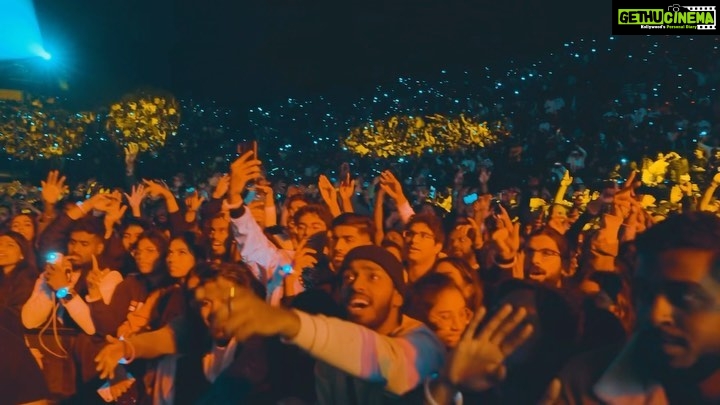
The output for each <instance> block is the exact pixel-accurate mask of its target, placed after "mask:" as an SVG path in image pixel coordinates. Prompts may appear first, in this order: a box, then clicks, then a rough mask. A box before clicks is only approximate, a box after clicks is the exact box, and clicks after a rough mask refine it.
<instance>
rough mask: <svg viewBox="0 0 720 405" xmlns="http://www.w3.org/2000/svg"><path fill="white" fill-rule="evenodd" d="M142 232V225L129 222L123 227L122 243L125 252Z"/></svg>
mask: <svg viewBox="0 0 720 405" xmlns="http://www.w3.org/2000/svg"><path fill="white" fill-rule="evenodd" d="M143 232H145V230H144V229H143V227H142V226H140V225H137V224H130V225H128V226H127V227H126V228H125V230H124V231H123V234H122V244H123V248H125V251H126V252H129V251H130V249H132V246H133V245H135V243H137V241H138V238H140V235H141V234H142V233H143Z"/></svg>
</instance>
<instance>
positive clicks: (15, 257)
mask: <svg viewBox="0 0 720 405" xmlns="http://www.w3.org/2000/svg"><path fill="white" fill-rule="evenodd" d="M23 259H24V257H23V254H22V249H21V248H20V245H19V244H18V243H17V241H16V240H15V239H13V238H11V237H10V236H8V235H2V236H0V271H3V270H5V269H10V268H12V267H14V266H15V265H17V264H18V263H20V262H21V261H22V260H23Z"/></svg>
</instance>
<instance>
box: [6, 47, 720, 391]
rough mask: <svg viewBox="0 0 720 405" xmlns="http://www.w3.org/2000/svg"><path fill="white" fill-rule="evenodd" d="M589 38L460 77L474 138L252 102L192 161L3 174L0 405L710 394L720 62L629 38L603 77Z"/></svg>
mask: <svg viewBox="0 0 720 405" xmlns="http://www.w3.org/2000/svg"><path fill="white" fill-rule="evenodd" d="M677 40H678V41H679V39H677ZM566 45H567V44H566ZM575 45H577V46H580V44H575ZM575 45H573V46H575ZM582 46H584V47H586V48H588V49H587V50H586V52H585V53H582V52H581V51H579V50H577V49H571V52H570V56H569V57H568V56H567V55H560V54H558V55H556V56H555V59H556V60H555V62H554V63H553V64H551V65H549V66H553V68H552V69H553V70H554V71H555V75H552V72H550V74H549V73H548V72H547V71H545V70H544V69H549V68H547V67H546V66H548V65H542V66H536V67H534V68H528V69H524V70H523V69H515V70H514V73H512V74H508V75H507V76H505V79H503V82H502V83H500V82H495V84H494V87H493V86H490V87H489V88H487V89H485V90H486V92H485V95H484V96H483V97H478V95H477V94H471V92H468V94H467V99H463V102H462V103H460V104H462V105H461V106H460V107H457V108H459V109H460V110H462V111H466V112H468V114H469V115H470V114H472V115H473V116H477V117H483V118H484V117H490V118H499V119H502V121H503V122H504V125H505V126H506V127H507V129H508V130H509V131H510V132H511V133H512V136H511V137H510V138H509V139H507V140H504V141H502V142H500V143H499V144H498V145H495V146H494V147H491V148H485V149H476V150H456V151H453V152H449V153H445V154H433V153H426V154H424V155H423V156H421V157H418V158H411V157H400V158H394V159H355V158H352V157H350V155H349V154H348V153H345V152H337V153H334V154H327V153H325V152H323V150H320V149H319V148H322V147H323V141H322V140H321V142H319V143H318V142H315V143H314V146H309V145H308V146H307V148H300V147H297V146H298V145H296V147H294V148H287V147H285V145H288V144H290V143H291V142H294V141H293V140H292V139H287V138H284V137H283V136H273V137H272V140H271V141H270V140H268V139H269V138H270V137H269V135H268V134H270V133H276V132H277V131H276V130H275V129H274V127H276V126H280V123H279V122H275V121H274V120H276V119H279V118H278V117H279V116H280V114H274V113H273V114H270V113H268V111H269V110H268V109H265V110H259V111H260V112H261V114H257V115H252V116H251V120H253V125H255V126H256V130H257V131H258V132H259V134H257V135H258V136H257V138H258V139H264V140H268V141H267V142H265V143H263V142H261V143H260V145H259V147H260V152H259V153H258V152H256V150H257V147H255V148H247V149H244V150H242V153H239V154H238V155H236V156H232V157H230V156H231V155H232V153H233V152H234V146H235V145H231V146H232V147H227V145H225V147H224V148H223V149H222V153H223V154H224V157H223V158H218V159H212V162H211V163H210V162H208V163H207V165H211V166H212V172H213V173H214V174H213V173H211V176H212V177H210V178H209V179H208V178H199V177H197V176H194V175H187V176H185V175H183V174H178V175H177V176H175V177H174V178H171V179H170V178H168V179H167V180H168V181H167V182H165V181H163V180H160V179H159V177H163V176H156V175H155V174H154V173H152V172H151V171H149V169H151V168H152V167H153V166H152V165H144V163H143V162H141V161H139V160H140V159H141V158H139V157H138V150H137V148H136V147H134V146H133V145H130V146H129V147H128V148H127V149H126V150H125V155H124V158H125V159H124V160H125V167H124V169H125V174H126V178H125V179H124V181H117V182H115V183H125V184H124V185H123V186H121V187H107V188H105V187H103V186H102V185H100V184H99V183H98V182H97V181H96V180H89V181H87V182H85V183H82V181H85V180H86V178H80V179H67V178H66V177H65V176H64V175H63V173H60V172H58V171H55V170H53V171H50V172H49V173H47V175H46V176H45V178H44V180H43V181H42V182H41V184H39V187H30V186H28V185H23V184H20V183H11V184H10V185H2V188H0V194H4V195H5V197H4V198H7V200H6V201H3V204H1V205H0V267H1V268H2V270H3V271H2V272H0V347H3V354H4V355H5V359H6V363H5V364H6V365H10V366H6V367H2V368H0V370H2V371H0V403H1V404H4V403H8V404H25V403H37V404H44V403H61V404H66V403H67V404H93V403H112V402H117V403H119V404H132V403H143V404H171V403H177V404H183V403H200V404H234V403H247V404H264V403H268V404H269V403H273V404H303V403H307V404H311V403H320V404H380V403H382V404H385V403H411V404H418V403H425V404H429V405H434V404H460V403H468V404H476V403H478V404H480V403H482V404H485V403H503V404H575V403H578V404H581V403H582V404H634V403H652V404H666V403H672V404H713V403H720V391H719V390H718V387H720V361H719V360H718V359H719V358H720V316H719V315H718V308H720V275H719V272H718V269H717V267H716V266H717V259H716V258H717V255H718V253H720V248H719V247H718V238H720V218H719V217H718V206H719V205H720V204H718V201H720V200H717V199H716V198H715V192H716V189H717V187H718V186H720V172H719V171H718V167H720V152H719V149H718V147H719V146H720V143H718V141H717V132H718V129H717V126H713V122H717V120H716V119H717V112H718V109H717V104H716V103H717V102H716V101H715V100H716V96H715V93H714V92H715V87H716V85H717V84H718V83H720V77H719V76H718V75H717V74H716V73H715V72H716V70H717V59H712V58H709V59H708V58H700V59H701V60H699V61H698V60H693V61H690V60H687V59H684V58H675V59H673V58H672V57H671V55H669V54H668V53H667V52H665V53H663V52H662V49H657V43H656V45H655V46H653V45H652V43H651V42H649V41H647V43H646V44H644V45H642V46H640V47H639V49H641V51H642V52H640V51H637V49H636V48H633V49H635V51H634V52H635V56H636V58H637V57H638V53H637V52H640V55H639V57H646V58H649V59H653V58H660V59H662V60H664V62H663V63H664V64H662V66H663V68H662V69H660V68H658V69H657V70H656V72H655V73H654V74H653V75H650V76H645V75H638V77H634V76H633V77H630V76H628V77H629V78H628V79H627V80H635V81H632V82H628V86H625V87H624V91H623V92H622V94H620V95H618V94H610V93H609V90H608V89H607V88H604V87H603V84H602V82H600V80H601V79H602V78H604V79H603V80H605V79H607V77H606V76H607V75H605V76H602V77H601V76H597V77H596V76H595V75H596V74H597V73H598V69H599V67H598V66H600V64H599V62H601V61H598V59H599V58H600V56H598V54H599V52H597V53H596V52H595V48H600V45H599V44H597V43H595V41H593V42H590V41H588V42H586V43H584V44H583V45H582ZM591 49H592V50H591ZM714 49H715V51H714V52H709V53H708V55H711V56H712V55H715V54H716V53H717V46H715V48H714ZM563 58H569V60H570V61H572V62H571V63H566V64H563V63H560V62H561V61H562V60H565V59H563ZM689 64H693V65H695V64H697V65H696V66H697V67H696V68H694V69H690V71H691V72H690V73H687V72H686V68H687V65H689ZM602 66H605V65H602ZM654 66H660V65H654ZM614 69H621V70H622V69H626V67H625V66H615V67H614ZM640 71H642V69H641V70H640ZM560 72H563V74H560ZM678 72H680V73H678ZM400 83H404V82H403V80H400ZM416 83H419V82H416ZM675 83H677V86H674V85H672V86H671V85H670V84H675ZM405 84H407V83H404V84H403V86H405ZM659 84H664V87H663V86H660V85H659ZM411 87H412V86H409V87H408V89H410V91H411V92H412V93H417V89H415V88H411ZM423 88H424V87H423ZM533 89H534V90H533ZM379 91H387V90H386V89H379ZM423 91H424V90H423ZM420 93H421V94H425V93H422V92H420ZM518 93H520V94H523V95H525V94H526V93H530V94H535V95H537V97H536V96H533V97H529V96H525V97H515V96H517V95H518ZM490 94H494V95H495V96H497V97H496V98H497V102H496V103H485V104H483V103H479V102H477V101H473V100H488V97H489V95H490ZM423 97H425V96H423ZM428 97H429V96H428ZM432 97H435V96H432ZM432 97H431V99H432ZM390 99H392V97H390ZM439 99H443V100H445V101H444V102H447V103H449V104H451V105H455V104H458V100H459V99H460V97H458V96H457V95H448V94H442V95H437V97H435V100H436V101H437V100H439ZM501 99H502V100H504V101H500V100H501ZM603 100H610V101H609V102H608V103H605V102H604V101H603ZM438 102H439V101H438ZM288 103H289V105H291V106H295V105H296V104H297V105H299V104H298V103H299V102H297V101H289V102H288ZM441 103H442V102H441ZM471 103H474V104H472V105H471ZM416 104H417V105H418V106H419V107H418V111H422V110H424V109H430V108H434V109H436V110H437V109H444V107H442V106H440V107H438V105H435V106H434V107H433V106H430V105H429V104H428V103H427V99H423V100H420V101H419V102H417V100H416ZM293 108H294V107H293ZM319 108H320V109H323V108H325V107H324V105H322V106H320V107H319ZM398 108H399V107H398ZM289 109H291V108H289V107H288V110H289ZM352 109H353V110H354V111H355V113H357V111H359V110H360V108H359V107H358V106H354V107H353V108H352ZM288 110H285V111H286V112H285V113H284V114H285V115H286V116H285V118H283V119H284V120H287V119H289V118H291V116H292V117H293V121H295V120H294V116H293V114H294V113H293V112H288ZM295 110H297V109H295ZM473 111H475V112H477V114H474V113H473ZM376 112H377V111H376ZM449 112H450V113H452V111H449ZM455 112H457V111H455ZM385 113H387V114H385V115H388V116H389V115H391V114H390V113H398V111H390V112H385ZM301 115H303V116H307V115H308V112H307V111H301ZM311 115H312V116H313V117H324V118H322V120H323V122H324V121H325V120H327V119H330V120H332V119H334V118H332V117H330V118H328V117H329V116H328V115H323V114H311ZM303 125H304V124H303ZM308 125H310V124H308ZM313 125H314V124H313ZM322 125H325V124H322ZM333 125H334V124H333ZM317 126H321V124H317V125H315V127H317ZM208 131H210V130H208ZM316 132H317V131H316ZM205 134H206V135H207V133H205ZM263 134H264V135H263ZM266 135H268V136H266ZM306 135H307V134H306ZM220 136H225V134H221V133H218V137H220ZM213 139H214V138H213ZM196 141H198V142H195V143H191V144H192V145H196V146H197V147H198V148H200V147H203V148H210V147H214V146H215V145H201V144H202V143H203V142H201V141H202V140H196ZM324 141H325V142H328V141H329V140H328V138H324ZM325 146H327V145H325ZM335 146H337V145H335ZM231 149H232V150H233V152H228V150H231ZM333 150H340V149H339V148H335V149H333ZM658 152H660V153H658ZM261 158H263V161H261V160H260V159H261ZM168 162H169V163H168V165H169V166H172V168H173V170H174V169H175V168H177V166H178V165H177V164H175V163H177V162H175V161H170V160H169V161H168ZM145 163H147V162H145ZM203 163H204V162H203ZM331 165H335V166H336V167H333V168H332V169H329V167H330V166H331ZM104 169H107V170H108V171H111V170H112V171H115V172H121V171H122V170H116V169H117V168H109V167H105V168H104ZM86 175H87V173H86ZM92 175H96V176H99V177H101V176H102V173H92ZM86 177H87V176H86ZM141 178H142V179H141ZM71 180H74V182H73V183H72V184H73V185H72V187H68V185H69V184H70V183H71ZM10 188H12V195H10V193H9V189H10ZM7 196H10V197H12V198H8V197H7Z"/></svg>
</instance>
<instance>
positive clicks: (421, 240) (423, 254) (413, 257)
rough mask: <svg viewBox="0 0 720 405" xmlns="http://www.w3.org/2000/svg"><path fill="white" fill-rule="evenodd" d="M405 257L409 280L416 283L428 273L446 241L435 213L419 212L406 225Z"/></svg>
mask: <svg viewBox="0 0 720 405" xmlns="http://www.w3.org/2000/svg"><path fill="white" fill-rule="evenodd" d="M403 238H404V239H405V251H404V259H405V263H406V266H407V273H408V282H410V283H414V282H415V281H416V280H417V279H419V278H420V277H422V276H423V275H425V274H427V272H428V271H430V269H431V268H432V267H433V265H434V264H435V261H436V260H437V258H438V254H440V252H441V251H442V248H443V243H444V241H445V233H444V232H443V228H442V223H441V222H440V219H438V218H437V217H436V216H434V215H429V214H418V215H415V216H413V217H412V218H411V219H410V221H409V222H408V224H407V225H406V226H405V231H404V232H403Z"/></svg>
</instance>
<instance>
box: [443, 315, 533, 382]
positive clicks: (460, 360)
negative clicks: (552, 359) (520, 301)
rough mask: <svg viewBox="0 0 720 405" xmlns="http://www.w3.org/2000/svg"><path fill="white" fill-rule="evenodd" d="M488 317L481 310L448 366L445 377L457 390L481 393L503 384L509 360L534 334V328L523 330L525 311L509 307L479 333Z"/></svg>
mask: <svg viewBox="0 0 720 405" xmlns="http://www.w3.org/2000/svg"><path fill="white" fill-rule="evenodd" d="M485 314H486V310H485V308H481V309H480V310H478V312H477V314H476V315H475V317H474V318H473V320H472V321H471V322H470V324H469V325H468V328H467V330H465V333H464V334H463V337H462V338H461V339H460V342H459V343H458V345H457V347H456V348H455V350H453V351H452V353H451V354H450V357H449V359H448V362H447V364H446V365H445V369H444V370H443V375H444V377H445V379H446V380H447V381H448V382H449V383H450V384H451V385H453V386H455V387H460V388H463V389H467V390H471V391H475V392H480V391H485V390H487V389H488V388H491V387H492V386H494V385H495V384H497V383H498V382H500V381H502V380H503V379H504V378H505V375H506V373H507V370H506V368H505V365H504V363H505V360H506V359H507V358H508V356H510V355H511V354H512V353H513V352H514V351H515V350H516V349H517V348H518V347H519V346H520V345H522V344H523V343H524V342H525V341H526V340H527V339H528V338H529V337H530V335H531V334H532V331H533V330H532V326H531V325H525V326H523V327H521V328H519V326H520V324H521V323H522V322H523V321H524V320H525V317H526V316H527V311H526V310H525V309H524V308H518V309H515V310H513V308H512V306H510V305H505V306H503V307H502V308H501V309H500V310H499V311H498V312H497V313H496V314H495V315H493V317H492V318H491V319H490V321H489V322H488V323H487V324H486V325H485V326H484V327H483V328H482V329H480V330H478V327H479V326H480V323H481V321H482V320H483V318H485ZM518 329H519V330H518Z"/></svg>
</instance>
